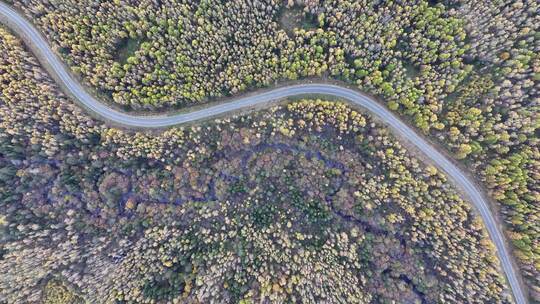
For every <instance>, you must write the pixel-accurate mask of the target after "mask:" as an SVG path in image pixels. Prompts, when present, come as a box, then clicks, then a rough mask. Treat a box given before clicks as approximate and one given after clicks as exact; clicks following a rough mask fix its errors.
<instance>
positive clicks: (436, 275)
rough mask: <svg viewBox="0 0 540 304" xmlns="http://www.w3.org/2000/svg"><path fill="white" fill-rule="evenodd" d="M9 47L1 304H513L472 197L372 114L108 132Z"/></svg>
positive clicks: (272, 113)
mask: <svg viewBox="0 0 540 304" xmlns="http://www.w3.org/2000/svg"><path fill="white" fill-rule="evenodd" d="M0 39H1V40H0V46H1V48H2V52H3V53H4V54H7V56H5V57H3V58H8V59H3V61H2V63H1V65H0V66H1V67H2V69H3V70H4V71H7V72H8V73H2V74H1V76H0V77H1V78H0V80H1V81H2V83H4V84H6V86H5V87H3V90H2V95H1V96H2V98H1V99H0V101H1V103H0V115H2V117H3V118H5V119H3V120H2V124H1V125H0V128H1V130H2V132H0V164H1V168H2V169H1V172H0V173H1V174H0V190H1V191H0V193H1V195H2V197H1V198H2V199H1V200H0V204H1V205H0V228H1V234H0V236H1V242H0V244H2V247H1V251H0V253H1V258H0V272H1V273H3V275H2V276H0V301H5V302H8V303H33V302H39V301H41V300H42V301H43V302H44V303H81V302H84V301H86V302H90V303H101V302H106V303H131V302H139V303H167V302H170V303H179V302H188V303H192V302H209V301H217V302H236V303H255V302H259V301H265V300H266V301H272V302H290V301H299V302H321V301H324V302H329V303H334V302H343V301H346V302H349V303H385V302H396V301H397V302H401V301H406V302H410V303H433V302H444V303H465V302H466V303H511V297H510V293H509V291H508V287H507V286H506V283H505V280H504V276H503V275H502V272H501V270H500V267H499V263H498V259H497V258H496V256H495V252H494V247H493V244H492V243H491V241H490V240H489V237H488V236H487V233H486V231H485V228H484V226H483V224H482V221H481V219H480V218H479V217H478V216H477V215H476V214H475V212H474V210H473V209H472V207H471V206H470V204H469V203H467V202H466V201H464V200H463V199H462V198H461V197H460V195H459V193H458V192H457V191H456V190H455V189H454V188H453V187H452V186H451V184H450V183H449V182H448V181H447V179H446V177H445V176H444V174H443V173H442V172H439V171H438V170H437V169H436V168H435V167H433V166H431V165H427V164H425V163H423V162H422V161H421V160H419V159H417V158H415V157H414V156H413V155H411V154H410V153H409V152H408V151H407V149H406V148H405V147H404V146H403V145H402V144H401V143H400V142H399V141H398V140H397V139H395V138H394V137H393V136H392V135H391V133H390V131H389V130H388V129H387V128H385V127H384V126H382V125H380V124H379V123H377V122H376V121H375V120H373V119H372V118H371V117H370V116H369V115H367V114H366V113H362V112H361V111H358V110H356V109H352V108H350V107H349V106H347V105H346V104H344V103H341V102H337V101H326V100H321V99H302V100H297V101H291V102H289V103H286V104H283V105H279V106H275V107H273V108H271V109H268V110H263V111H259V112H252V113H245V114H237V115H234V116H232V117H230V118H220V119H215V120H214V121H211V122H207V123H204V124H195V125H191V126H183V127H176V128H171V129H169V130H166V131H163V132H161V133H159V134H150V133H147V132H133V131H129V130H122V129H118V128H111V127H108V126H107V125H105V124H103V123H101V122H99V121H96V120H94V119H92V118H90V117H89V116H87V114H85V113H84V112H83V111H82V110H81V109H80V108H79V107H78V106H77V105H76V104H74V103H73V102H72V101H70V100H69V99H68V98H67V97H66V96H64V95H63V93H61V91H59V89H58V87H57V86H56V84H55V83H54V82H53V81H52V80H51V79H50V78H48V76H47V75H46V73H45V72H44V70H43V69H42V68H41V67H40V66H39V64H38V63H37V61H36V59H35V58H33V57H32V55H30V54H29V53H28V52H27V51H25V50H24V48H23V45H22V43H21V41H20V40H18V39H17V38H16V37H15V36H13V35H12V34H10V33H9V32H7V31H6V30H4V29H1V30H0Z"/></svg>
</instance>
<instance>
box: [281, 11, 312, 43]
mask: <svg viewBox="0 0 540 304" xmlns="http://www.w3.org/2000/svg"><path fill="white" fill-rule="evenodd" d="M278 20H279V24H280V25H281V27H282V28H283V30H285V32H286V33H287V34H288V35H289V36H293V34H294V30H295V29H304V30H312V29H316V28H318V27H319V22H318V21H317V16H316V15H313V14H310V13H306V12H304V10H303V9H302V8H301V7H298V6H294V7H291V8H286V7H285V8H282V9H281V10H280V11H279V13H278Z"/></svg>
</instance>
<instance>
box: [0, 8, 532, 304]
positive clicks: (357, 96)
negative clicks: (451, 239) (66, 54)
mask: <svg viewBox="0 0 540 304" xmlns="http://www.w3.org/2000/svg"><path fill="white" fill-rule="evenodd" d="M0 21H2V23H4V24H6V25H7V26H8V27H9V28H11V29H12V30H13V31H14V32H15V33H17V34H18V35H20V36H21V37H23V38H24V39H25V40H27V41H28V40H30V41H31V43H29V45H28V46H29V48H30V49H31V51H32V52H34V53H35V54H36V56H37V57H38V58H40V59H41V60H46V61H47V62H45V63H46V64H48V65H49V68H48V70H49V72H50V73H53V74H54V75H53V76H54V77H55V79H57V80H60V81H61V82H62V83H61V84H62V86H63V87H64V88H66V89H67V90H68V92H66V93H69V95H71V96H74V97H75V98H76V99H77V100H78V101H79V102H80V103H81V104H83V105H84V106H85V107H86V108H88V109H89V110H91V111H93V112H94V113H95V114H97V115H99V116H101V117H103V118H105V119H107V120H110V121H112V122H115V123H118V124H122V125H125V126H131V127H137V128H158V127H167V126H173V125H177V124H182V123H186V122H191V121H195V120H200V119H204V118H208V117H212V116H215V115H219V114H223V113H228V112H232V111H235V110H240V109H244V108H246V107H252V106H256V105H262V104H264V105H267V104H271V103H272V102H276V101H278V100H280V99H283V98H286V97H291V96H298V95H303V94H325V95H332V96H336V97H339V98H342V99H345V100H347V101H348V102H350V103H352V104H354V105H357V106H360V107H362V108H365V109H367V110H368V111H369V112H371V113H372V114H373V115H375V116H377V117H379V118H380V119H381V120H382V121H383V122H384V123H386V124H388V125H389V126H390V127H392V128H393V129H394V131H395V133H397V134H396V135H397V136H399V137H402V138H405V139H407V140H408V141H410V143H412V144H413V145H414V146H416V147H417V148H418V149H419V150H420V151H421V152H422V153H424V154H425V157H427V158H429V159H431V160H432V161H433V163H434V164H435V165H437V166H438V167H439V168H440V169H442V170H443V171H444V172H446V174H447V175H448V176H450V177H451V179H452V180H453V181H454V183H455V184H456V185H457V186H458V187H459V188H461V189H462V190H463V191H464V192H465V193H466V194H467V195H468V196H469V198H470V201H471V202H472V203H473V204H474V205H475V206H476V208H477V209H478V211H479V213H480V215H481V216H482V219H483V221H484V224H485V226H486V228H487V231H488V232H489V235H490V237H491V239H492V240H493V243H494V244H495V246H496V248H497V254H498V256H499V259H500V261H501V265H502V268H503V270H504V272H505V274H506V277H507V280H508V282H509V284H510V287H511V289H512V293H513V295H514V299H515V301H516V303H518V304H525V303H526V302H527V300H526V297H525V295H524V292H523V290H522V288H521V285H520V283H519V280H518V273H519V272H518V269H516V268H515V266H514V264H513V263H512V261H511V259H510V253H509V252H508V250H507V248H506V246H505V242H504V239H503V234H502V232H501V231H500V230H499V228H498V226H497V224H496V221H495V219H494V216H493V214H492V213H491V211H490V209H489V208H488V202H487V200H486V199H485V198H484V197H483V195H482V193H481V192H480V191H479V190H478V189H477V188H476V186H475V185H474V183H473V182H472V181H471V180H470V179H469V178H468V177H467V176H466V175H465V174H464V173H463V172H462V171H461V170H460V169H459V168H458V167H457V166H456V165H454V164H453V163H452V162H451V161H450V160H449V159H447V158H446V157H445V156H444V155H443V154H441V153H439V152H438V151H437V150H436V149H435V148H434V147H433V146H432V145H430V144H429V143H428V141H426V140H425V139H424V138H422V137H421V136H420V135H418V134H417V133H416V132H415V131H414V130H413V129H411V128H410V127H409V126H407V125H406V124H405V123H404V122H402V121H401V120H400V119H399V118H397V117H396V116H395V115H394V114H393V113H391V112H390V111H389V110H388V109H386V108H385V107H383V106H381V105H380V104H379V103H377V101H375V100H374V99H372V98H370V97H368V96H365V95H362V94H361V93H358V92H356V91H353V90H350V89H347V88H343V87H340V86H336V85H330V84H300V85H292V86H287V87H282V88H278V89H275V90H271V91H267V92H264V93H261V94H258V95H253V96H249V97H244V98H238V99H235V100H232V101H230V102H227V103H222V104H219V105H212V106H209V107H207V108H204V109H201V110H196V111H193V112H189V113H185V114H176V115H171V116H167V115H158V116H136V115H130V114H127V113H123V112H120V111H117V110H115V109H112V108H110V107H108V106H107V105H106V104H105V103H102V102H100V101H99V100H97V99H96V98H94V97H93V96H91V95H90V94H89V93H88V92H87V91H86V90H85V89H84V88H83V87H82V86H81V84H80V83H79V82H78V81H77V80H76V79H75V78H74V77H73V76H72V75H71V74H70V73H69V72H68V71H67V70H66V68H65V66H64V65H63V64H62V62H61V61H60V59H59V58H58V57H57V56H56V55H55V53H54V52H53V51H52V49H51V48H50V46H49V45H48V43H47V41H46V40H45V39H44V38H43V36H42V35H41V34H40V33H39V32H38V31H37V29H36V28H35V27H34V26H33V25H32V24H31V23H30V22H29V21H27V20H26V19H25V18H24V17H23V16H21V15H20V14H19V13H18V12H17V11H15V10H14V9H13V8H11V7H10V6H9V5H6V4H4V3H2V2H0Z"/></svg>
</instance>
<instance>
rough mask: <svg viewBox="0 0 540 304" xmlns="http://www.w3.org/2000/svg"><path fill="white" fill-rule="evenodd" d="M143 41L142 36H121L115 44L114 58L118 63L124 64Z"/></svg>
mask: <svg viewBox="0 0 540 304" xmlns="http://www.w3.org/2000/svg"><path fill="white" fill-rule="evenodd" d="M143 42H144V39H143V38H142V37H137V38H123V39H122V40H120V41H119V42H118V43H117V44H116V53H115V56H114V60H115V61H116V62H119V63H120V64H125V63H126V62H127V59H128V58H129V57H131V56H133V55H135V52H136V51H137V50H138V49H139V47H140V46H141V43H143Z"/></svg>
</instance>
